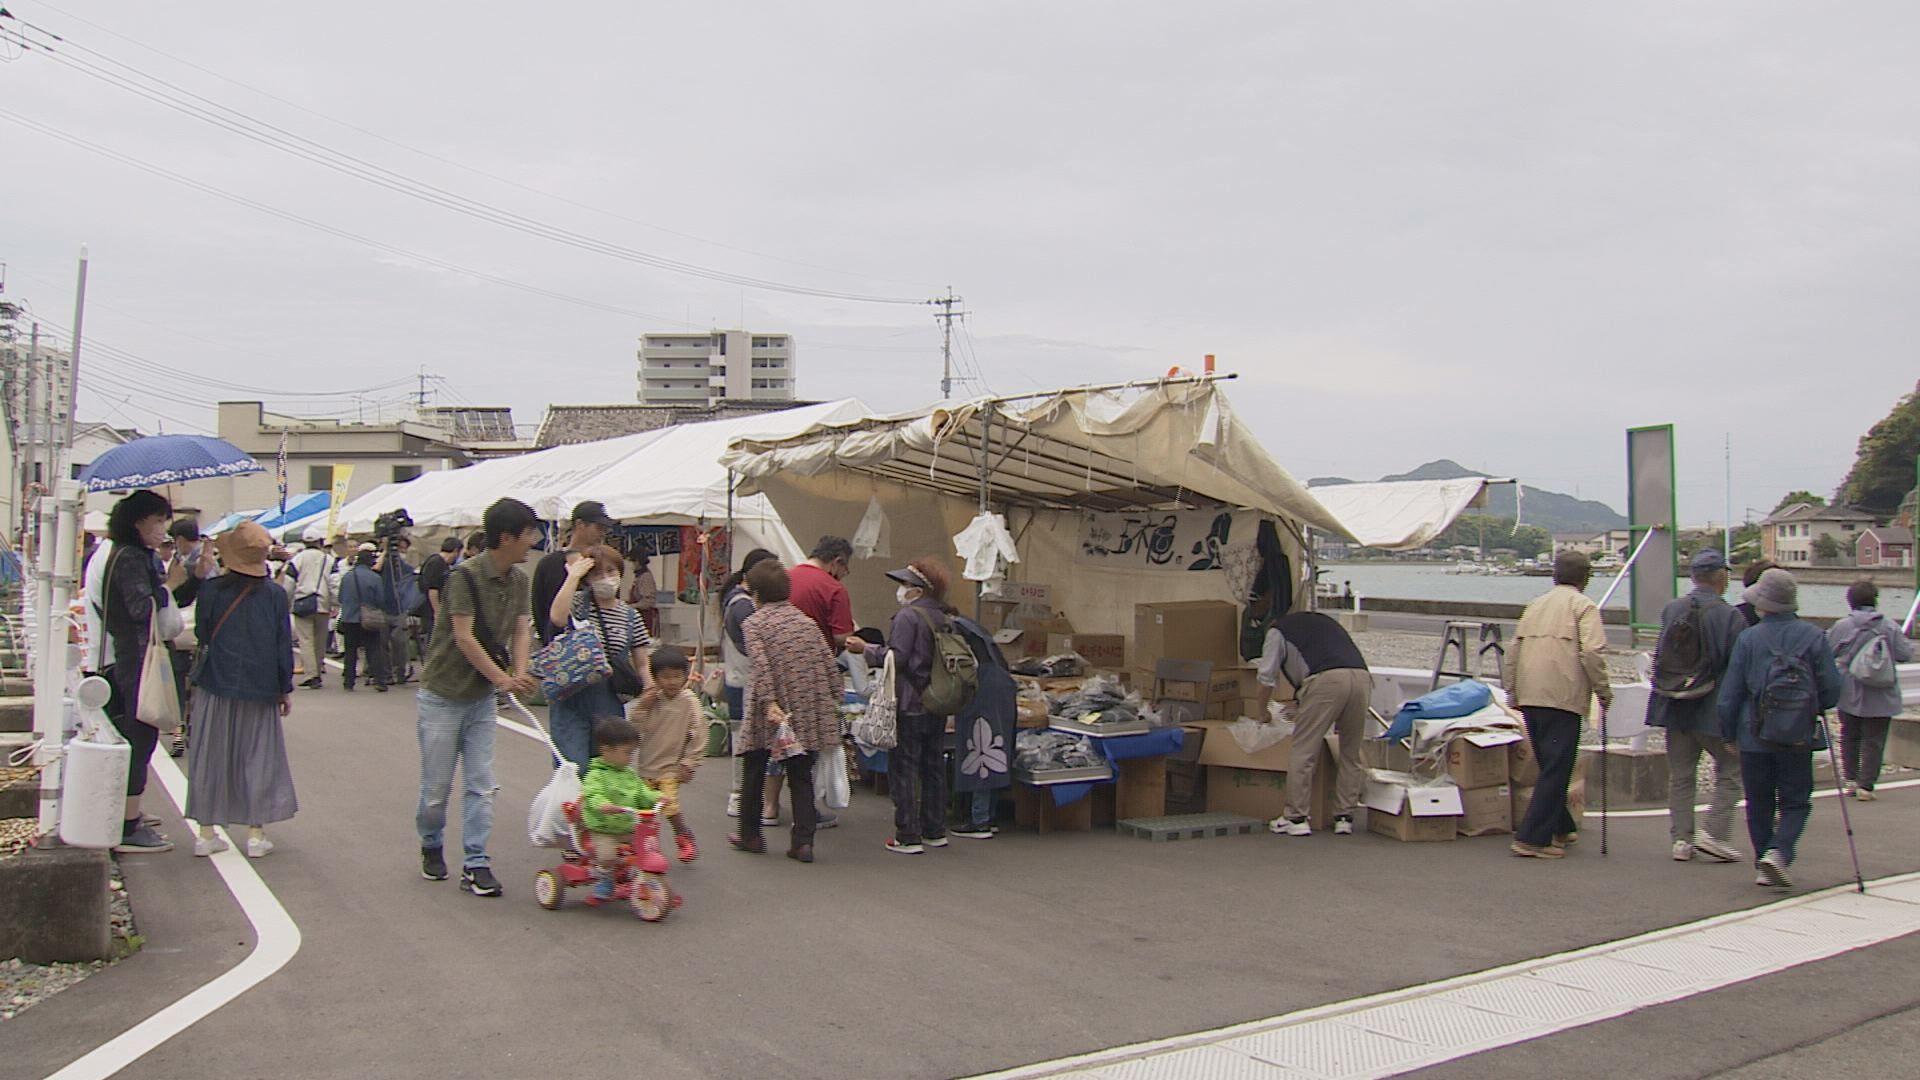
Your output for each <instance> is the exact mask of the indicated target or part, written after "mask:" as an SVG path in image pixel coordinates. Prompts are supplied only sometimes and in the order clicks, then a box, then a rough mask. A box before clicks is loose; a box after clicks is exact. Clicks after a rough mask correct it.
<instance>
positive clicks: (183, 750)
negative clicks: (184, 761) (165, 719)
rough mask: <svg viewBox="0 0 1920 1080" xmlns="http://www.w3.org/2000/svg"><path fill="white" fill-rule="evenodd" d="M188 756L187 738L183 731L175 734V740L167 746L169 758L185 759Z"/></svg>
mask: <svg viewBox="0 0 1920 1080" xmlns="http://www.w3.org/2000/svg"><path fill="white" fill-rule="evenodd" d="M186 754H187V736H186V733H185V732H183V731H176V732H174V735H173V739H172V740H171V741H170V742H169V743H168V744H167V756H168V757H185V756H186Z"/></svg>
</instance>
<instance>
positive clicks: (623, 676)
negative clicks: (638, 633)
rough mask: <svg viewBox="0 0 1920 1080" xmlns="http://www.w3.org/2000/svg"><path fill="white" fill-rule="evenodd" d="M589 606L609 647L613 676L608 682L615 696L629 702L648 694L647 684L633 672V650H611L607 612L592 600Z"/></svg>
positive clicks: (588, 603)
mask: <svg viewBox="0 0 1920 1080" xmlns="http://www.w3.org/2000/svg"><path fill="white" fill-rule="evenodd" d="M587 605H588V606H589V607H591V608H593V617H594V619H595V620H596V621H598V622H599V624H600V641H601V643H602V644H603V645H605V646H609V647H608V648H607V650H606V652H607V664H608V665H609V666H610V667H611V668H612V674H611V675H610V676H609V677H608V680H607V681H608V682H609V683H610V684H612V686H613V693H614V696H615V697H617V698H619V699H620V700H621V701H629V700H631V699H633V698H637V697H639V696H640V695H641V694H643V693H645V692H646V689H647V687H646V684H645V683H644V682H642V681H641V679H640V673H639V672H637V671H635V670H633V650H632V649H615V648H611V647H610V646H611V643H612V641H613V635H612V634H610V633H608V632H607V614H606V612H604V611H602V610H601V609H600V605H599V604H596V603H594V602H593V601H591V600H589V601H587Z"/></svg>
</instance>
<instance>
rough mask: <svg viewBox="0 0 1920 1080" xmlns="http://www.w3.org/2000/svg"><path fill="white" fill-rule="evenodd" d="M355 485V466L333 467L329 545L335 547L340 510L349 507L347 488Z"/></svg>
mask: <svg viewBox="0 0 1920 1080" xmlns="http://www.w3.org/2000/svg"><path fill="white" fill-rule="evenodd" d="M351 483H353V466H351V465H335V466H334V467H333V492H332V494H331V495H330V497H329V498H328V499H327V545H328V546H329V547H331V546H332V545H333V532H334V527H335V524H336V523H337V522H338V521H339V519H340V508H341V507H343V506H345V505H347V486H348V485H349V484H351Z"/></svg>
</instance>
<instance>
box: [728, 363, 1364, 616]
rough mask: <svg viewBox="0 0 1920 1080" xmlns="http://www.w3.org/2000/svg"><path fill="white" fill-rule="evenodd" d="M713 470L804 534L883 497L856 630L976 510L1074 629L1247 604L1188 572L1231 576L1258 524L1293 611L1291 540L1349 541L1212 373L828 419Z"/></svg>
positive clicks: (859, 567) (861, 575)
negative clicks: (1150, 607)
mask: <svg viewBox="0 0 1920 1080" xmlns="http://www.w3.org/2000/svg"><path fill="white" fill-rule="evenodd" d="M1115 389H1118V390H1125V391H1128V392H1125V393H1116V392H1113V390H1115ZM721 461H722V463H723V464H725V465H727V466H728V467H730V468H732V469H734V470H736V471H737V472H738V473H739V474H740V476H741V477H742V478H744V481H745V484H746V486H747V488H748V490H756V491H760V492H763V493H765V494H766V495H767V497H768V498H770V499H771V500H772V502H773V506H774V508H775V509H776V510H777V511H778V512H779V514H780V517H781V519H782V520H784V521H785V522H786V523H787V524H788V525H789V526H790V527H792V528H794V529H795V530H796V531H799V532H800V533H801V534H802V535H808V536H811V535H817V534H820V533H832V534H835V535H839V536H852V535H853V533H854V530H855V527H856V524H857V523H858V522H859V521H860V519H861V516H862V514H863V513H864V512H865V511H866V509H867V507H868V505H869V503H870V502H871V501H874V500H878V501H879V503H880V505H881V508H882V510H883V511H884V513H885V514H886V516H887V518H888V522H889V528H890V530H891V535H890V546H891V554H890V556H889V557H888V558H886V559H879V558H876V559H870V560H860V561H859V562H857V564H856V566H855V568H854V575H853V578H852V579H851V580H850V582H849V585H850V587H851V590H852V592H853V595H854V602H855V610H856V615H857V617H858V618H860V619H861V620H862V621H864V622H866V623H868V624H874V623H877V622H878V621H879V620H881V619H883V618H884V617H885V615H886V614H887V612H888V611H890V609H891V606H892V597H893V591H894V590H893V586H892V584H891V583H890V582H887V581H886V580H885V579H883V578H882V577H881V574H882V572H883V571H885V570H886V569H889V568H890V567H892V566H894V565H897V564H898V563H900V562H903V561H905V560H906V559H907V558H909V557H912V556H917V555H927V554H932V555H938V556H943V557H948V558H951V556H952V554H953V551H954V541H953V537H954V536H955V535H956V534H957V533H959V532H960V531H961V530H962V529H964V528H965V527H966V526H967V524H968V522H969V521H970V520H971V519H972V518H973V517H974V516H975V514H976V513H978V512H979V508H980V505H981V503H982V502H983V501H984V502H985V504H986V505H987V506H990V507H992V508H993V509H994V510H997V511H1001V512H1003V513H1005V514H1006V515H1007V517H1008V521H1007V525H1008V528H1009V530H1010V531H1011V533H1012V534H1013V536H1014V538H1015V541H1016V544H1017V546H1018V548H1019V552H1020V556H1021V561H1020V563H1019V565H1018V566H1016V567H1015V568H1014V571H1013V577H1014V578H1016V579H1017V580H1020V581H1025V582H1035V583H1044V584H1047V585H1050V586H1051V587H1052V590H1053V597H1054V606H1055V607H1056V608H1057V609H1059V610H1061V611H1063V612H1064V613H1065V614H1066V615H1067V616H1068V617H1069V618H1070V619H1071V620H1072V621H1073V623H1074V625H1075V626H1076V628H1078V629H1079V630H1080V631H1082V632H1086V633H1116V632H1117V633H1125V634H1129V635H1131V633H1132V631H1133V620H1134V605H1136V604H1139V603H1146V602H1155V601H1172V600H1198V599H1213V600H1228V601H1234V600H1238V599H1241V598H1243V597H1244V593H1243V592H1240V591H1239V590H1238V589H1236V588H1234V587H1233V586H1231V585H1230V584H1229V582H1230V581H1231V580H1233V571H1232V570H1230V569H1229V570H1228V571H1227V572H1220V573H1215V572H1201V573H1193V572H1190V571H1213V570H1219V569H1221V568H1223V567H1226V566H1228V563H1229V561H1230V559H1233V560H1234V561H1240V562H1241V564H1242V565H1244V561H1242V560H1239V559H1238V556H1240V555H1241V554H1242V553H1250V552H1251V550H1252V548H1253V542H1254V539H1255V534H1256V531H1257V530H1258V528H1259V524H1260V521H1262V520H1264V521H1268V522H1272V523H1273V524H1274V525H1275V526H1276V531H1277V533H1278V538H1279V540H1280V542H1281V546H1282V548H1283V550H1285V551H1286V553H1287V554H1288V555H1289V557H1290V558H1291V559H1292V560H1293V567H1294V571H1295V574H1296V580H1297V581H1298V582H1299V583H1300V584H1299V585H1297V586H1296V588H1295V596H1296V605H1299V604H1303V603H1304V601H1305V597H1304V595H1303V594H1306V593H1310V592H1311V589H1309V588H1305V587H1304V583H1305V581H1306V580H1307V578H1306V575H1307V573H1308V566H1307V560H1306V558H1305V543H1304V539H1305V537H1304V527H1306V526H1312V527H1314V528H1319V529H1324V530H1327V531H1329V532H1333V533H1336V534H1340V535H1344V534H1345V533H1344V530H1343V529H1342V528H1341V525H1340V523H1339V521H1338V520H1337V519H1335V518H1334V517H1333V516H1332V515H1331V514H1329V513H1328V512H1327V510H1326V508H1325V507H1323V506H1321V505H1320V504H1319V503H1318V502H1317V501H1315V500H1314V498H1313V496H1312V495H1310V494H1308V493H1307V489H1306V488H1305V487H1304V486H1302V485H1301V484H1300V483H1299V482H1298V481H1296V480H1295V479H1294V478H1293V477H1292V476H1290V475H1288V473H1287V471H1286V470H1285V469H1283V468H1281V466H1280V464H1279V463H1278V462H1276V461H1275V460H1274V459H1273V458H1272V457H1271V456H1270V455H1269V454H1268V453H1267V452H1266V450H1265V449H1264V448H1263V447H1262V446H1261V445H1260V444H1259V442H1258V441H1257V440H1255V439H1254V437H1253V435H1252V434H1251V432H1249V431H1248V430H1247V428H1246V426H1245V425H1244V424H1242V423H1241V422H1240V420H1239V418H1238V417H1236V416H1235V415H1234V412H1233V409H1232V407H1231V406H1230V405H1229V403H1228V401H1227V398H1226V395H1225V394H1224V393H1223V392H1222V391H1221V389H1220V388H1219V386H1218V385H1216V378H1215V377H1205V378H1188V379H1174V380H1166V381H1162V382H1158V383H1151V384H1143V385H1138V386H1134V387H1125V388H1111V389H1108V390H1101V389H1097V388H1088V389H1078V390H1062V391H1058V392H1054V393H1050V394H1043V395H1033V396H1030V397H1022V398H1001V399H984V400H981V401H976V402H969V403H965V404H954V405H939V406H933V407H930V408H927V409H922V410H919V411H917V412H913V413H908V414H904V415H901V416H894V417H886V418H872V419H866V420H858V421H851V422H848V421H842V422H838V423H825V424H820V425H818V426H816V427H814V428H813V429H811V430H809V431H806V432H803V433H801V434H799V435H796V436H793V437H790V438H786V439H767V438H741V439H737V440H735V441H734V443H733V444H732V446H731V448H730V449H729V450H728V452H727V453H726V455H725V456H724V457H723V458H722V459H721ZM983 483H984V484H985V485H986V492H985V493H984V495H983V493H982V491H981V486H982V484H983ZM1229 549H1233V550H1232V551H1230V550H1229ZM954 599H955V600H957V601H958V600H961V597H959V596H956V597H955V598H954ZM962 606H965V605H964V602H963V604H962Z"/></svg>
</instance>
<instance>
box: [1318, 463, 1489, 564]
mask: <svg viewBox="0 0 1920 1080" xmlns="http://www.w3.org/2000/svg"><path fill="white" fill-rule="evenodd" d="M1511 483H1514V481H1512V480H1495V479H1492V478H1489V477H1484V476H1463V477H1459V478H1457V479H1451V480H1386V481H1381V482H1379V483H1373V484H1327V485H1322V486H1318V487H1311V488H1308V489H1307V491H1308V492H1309V493H1310V494H1311V495H1312V496H1313V497H1314V498H1315V499H1316V500H1318V501H1319V503H1320V505H1322V506H1324V507H1326V508H1327V511H1328V512H1329V513H1331V514H1332V515H1333V516H1334V517H1335V518H1337V519H1338V520H1339V522H1340V524H1341V526H1342V528H1341V530H1340V531H1341V532H1342V533H1343V534H1345V535H1346V536H1349V537H1351V538H1352V539H1353V540H1354V541H1356V542H1357V543H1359V544H1360V545H1361V546H1363V547H1370V548H1380V549H1382V550H1385V551H1405V550H1410V549H1413V548H1419V547H1425V546H1426V545H1428V544H1430V543H1432V542H1433V539H1434V538H1435V537H1437V536H1439V535H1440V534H1441V533H1443V532H1446V531H1447V528H1448V527H1449V526H1451V525H1452V524H1453V523H1454V521H1455V520H1456V519H1457V518H1459V516H1460V515H1461V514H1463V513H1465V512H1466V511H1468V510H1470V509H1473V508H1475V507H1484V506H1485V505H1486V504H1487V498H1486V494H1487V486H1488V485H1489V484H1511Z"/></svg>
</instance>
